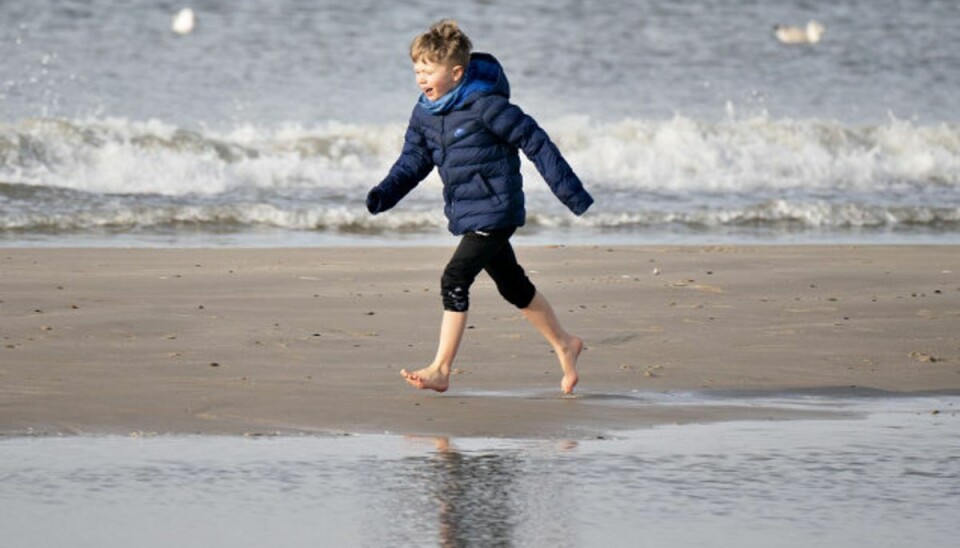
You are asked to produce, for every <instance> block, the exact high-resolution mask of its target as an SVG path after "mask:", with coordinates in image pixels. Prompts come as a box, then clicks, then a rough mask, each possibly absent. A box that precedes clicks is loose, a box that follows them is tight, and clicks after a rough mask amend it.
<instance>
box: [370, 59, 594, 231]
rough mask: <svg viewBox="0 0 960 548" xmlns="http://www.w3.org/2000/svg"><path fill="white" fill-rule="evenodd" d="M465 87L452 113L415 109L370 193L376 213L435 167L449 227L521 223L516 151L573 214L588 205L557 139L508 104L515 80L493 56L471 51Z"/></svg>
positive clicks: (523, 215)
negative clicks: (387, 168) (397, 147)
mask: <svg viewBox="0 0 960 548" xmlns="http://www.w3.org/2000/svg"><path fill="white" fill-rule="evenodd" d="M461 86H462V87H463V88H464V89H462V90H459V91H460V93H461V95H462V97H461V98H460V99H459V100H458V101H457V102H455V103H454V104H453V105H452V108H450V109H449V110H448V111H447V112H444V113H441V114H431V113H430V111H428V110H427V109H426V108H424V107H423V105H421V104H418V105H417V106H415V107H414V109H413V114H412V115H411V117H410V124H409V126H408V127H407V132H406V134H405V136H404V143H403V151H402V152H401V154H400V158H399V159H397V161H396V163H395V164H394V165H393V167H392V168H390V173H389V174H388V175H387V177H386V178H385V179H384V180H383V181H382V182H381V183H380V184H378V185H377V186H375V187H374V188H373V189H372V190H371V191H370V193H369V194H368V195H367V209H369V210H370V212H371V213H374V214H376V213H380V212H383V211H387V210H388V209H390V208H392V207H393V206H395V205H396V204H397V202H399V201H400V200H401V199H402V198H403V197H404V196H406V195H407V193H409V192H410V191H411V190H413V188H414V187H416V186H417V185H418V184H419V183H420V181H422V180H423V179H424V178H425V177H426V176H427V175H428V174H429V173H430V171H431V170H432V169H433V168H434V166H436V167H437V168H438V169H439V171H440V179H441V180H442V181H443V200H444V209H443V212H444V214H445V215H446V217H447V220H448V221H449V224H448V228H449V230H450V232H452V233H453V234H457V235H459V234H464V233H466V232H470V231H476V230H480V231H485V230H495V229H499V228H508V227H518V226H522V225H523V224H524V222H525V220H526V210H525V208H524V197H523V180H522V177H521V176H520V157H519V154H518V153H517V150H518V149H520V150H523V153H524V154H525V155H526V156H527V158H529V159H530V160H531V161H532V162H533V164H534V165H535V166H536V167H537V170H538V171H539V172H540V174H541V175H542V176H543V178H544V180H545V181H546V182H547V184H548V185H549V186H550V189H551V190H552V191H553V193H554V194H555V195H556V196H557V198H559V199H560V201H561V202H563V203H564V205H566V206H567V207H568V208H569V209H570V210H571V211H572V212H573V213H575V214H577V215H580V214H582V213H583V212H585V211H586V210H587V208H589V207H590V205H591V204H592V203H593V198H592V197H591V196H590V194H588V193H587V191H586V190H584V188H583V184H582V183H581V182H580V179H579V178H577V175H576V174H575V173H574V172H573V170H572V169H570V166H569V165H568V164H567V162H566V160H564V159H563V156H561V155H560V151H559V150H557V147H556V145H554V144H553V142H551V141H550V138H549V137H548V136H547V134H546V132H545V131H543V129H541V128H540V126H539V125H537V122H536V121H534V119H533V118H531V117H530V116H528V115H526V114H524V113H523V111H522V110H520V108H519V107H517V106H516V105H513V104H511V103H510V101H509V98H510V84H509V83H508V82H507V77H506V75H505V74H504V72H503V69H502V68H501V66H500V63H499V62H498V61H497V60H496V59H495V58H494V57H493V56H492V55H489V54H485V53H474V54H473V55H472V56H471V58H470V64H469V66H468V68H467V73H466V75H465V79H464V82H463V84H461ZM451 93H452V92H451Z"/></svg>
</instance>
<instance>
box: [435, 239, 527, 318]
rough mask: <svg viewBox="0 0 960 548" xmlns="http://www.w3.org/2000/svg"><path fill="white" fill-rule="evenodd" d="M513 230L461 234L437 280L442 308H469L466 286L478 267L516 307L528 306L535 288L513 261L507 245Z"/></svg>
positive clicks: (513, 258) (478, 271)
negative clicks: (461, 237) (455, 248)
mask: <svg viewBox="0 0 960 548" xmlns="http://www.w3.org/2000/svg"><path fill="white" fill-rule="evenodd" d="M515 231H516V228H505V229H502V230H491V231H489V232H468V233H466V234H464V235H463V239H461V240H460V245H459V246H457V250H456V251H455V252H454V253H453V257H451V258H450V262H449V263H447V267H446V268H445V269H444V270H443V277H442V278H441V279H440V290H441V295H442V296H443V309H444V310H450V311H453V312H466V311H467V309H469V308H470V286H471V285H473V281H474V280H475V279H476V278H477V275H478V274H480V271H481V270H486V271H487V274H489V275H490V277H491V278H493V281H494V282H496V284H497V290H498V291H499V292H500V294H501V295H503V298H504V299H506V300H507V301H508V302H510V303H511V304H513V305H514V306H516V307H517V308H526V307H528V306H530V302H531V301H533V296H534V295H535V294H536V291H537V290H536V288H535V287H534V286H533V284H532V283H531V282H530V279H529V278H527V275H526V273H524V271H523V267H521V266H520V265H519V264H517V256H516V255H514V253H513V247H512V246H511V245H510V236H513V233H514V232H515Z"/></svg>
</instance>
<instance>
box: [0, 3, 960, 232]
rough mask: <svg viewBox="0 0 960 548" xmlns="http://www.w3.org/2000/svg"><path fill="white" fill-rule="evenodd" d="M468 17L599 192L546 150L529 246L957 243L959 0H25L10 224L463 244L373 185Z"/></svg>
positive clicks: (2, 63)
mask: <svg viewBox="0 0 960 548" xmlns="http://www.w3.org/2000/svg"><path fill="white" fill-rule="evenodd" d="M183 7H190V8H191V9H192V10H193V11H194V13H195V16H196V24H195V27H194V29H193V31H192V32H190V33H188V34H185V35H181V34H177V33H175V32H173V31H172V30H171V24H172V20H173V17H174V14H175V13H177V12H178V11H179V10H180V9H181V8H183ZM445 17H448V18H454V19H456V20H457V21H458V22H459V23H460V25H461V27H462V28H463V29H464V31H465V32H466V33H467V34H468V35H469V36H470V37H471V38H472V40H473V42H474V45H475V49H476V50H477V51H485V52H489V53H492V54H494V55H495V56H496V57H498V59H499V60H500V61H501V63H502V64H503V66H504V68H505V70H506V73H507V75H508V78H509V80H510V82H511V85H512V89H513V93H512V100H513V101H514V102H515V103H516V104H517V105H519V106H520V107H521V108H522V109H524V111H525V112H527V113H528V114H530V115H531V116H533V117H534V118H535V119H536V120H537V121H538V123H539V124H540V125H541V126H542V127H543V128H545V129H546V130H547V132H548V133H549V134H550V136H551V137H552V139H553V140H554V141H555V142H556V143H557V145H558V146H559V147H560V149H561V150H562V152H563V154H564V155H565V157H566V158H567V159H568V161H569V162H570V164H571V165H572V166H573V167H574V169H575V170H576V172H577V173H578V174H579V176H580V177H581V179H582V180H583V181H584V183H585V185H586V187H587V188H588V190H589V191H590V192H591V193H592V194H593V196H594V197H595V199H596V203H595V205H594V206H593V208H592V209H591V210H590V211H589V212H588V213H587V214H586V215H584V216H583V217H575V216H573V215H572V214H571V213H569V212H568V211H567V210H566V209H565V208H564V207H563V206H562V205H561V204H560V202H559V201H558V200H556V198H555V197H554V196H553V195H552V194H551V193H550V191H549V189H548V187H547V185H546V184H545V183H544V182H543V180H542V179H541V178H540V176H539V174H538V173H537V171H536V169H535V168H534V167H533V165H532V164H531V163H530V162H528V161H526V160H524V164H523V174H524V178H525V191H526V193H527V201H528V203H527V206H528V223H527V226H525V227H524V228H523V229H522V230H521V231H520V232H519V233H518V235H517V236H516V240H515V241H516V242H517V243H521V244H522V243H533V244H540V243H557V244H564V243H575V244H599V243H603V244H607V243H622V244H660V243H679V244H702V243H715V242H727V243H761V244H762V243H773V244H794V243H803V244H808V243H814V244H816V243H827V244H830V243H861V244H872V243H884V244H889V243H905V244H958V243H960V94H958V93H957V90H958V89H960V48H957V46H956V45H957V44H958V43H960V3H958V2H955V1H953V0H939V1H938V0H842V1H834V2H821V1H814V0H785V1H781V2H762V1H757V0H690V1H687V2H668V1H642V0H636V1H628V0H602V1H601V0H529V1H524V2H509V1H507V0H472V1H462V2H455V1H450V0H444V1H440V0H407V1H402V2H385V1H373V0H352V1H350V2H342V1H336V2H335V1H329V0H272V1H269V2H268V1H260V0H231V1H224V0H176V1H167V0H3V2H0V21H2V25H0V246H7V247H9V246H133V247H180V246H183V247H206V246H210V247H260V246H267V247H271V246H336V245H448V244H451V242H454V240H452V237H451V236H450V235H449V234H448V233H447V231H446V221H445V219H444V218H443V214H442V198H441V183H440V180H439V177H438V176H437V175H436V172H434V173H433V174H431V175H430V176H428V177H427V179H425V180H424V181H423V182H422V183H421V184H420V186H419V187H418V188H417V189H415V190H414V191H413V192H412V193H411V194H410V195H408V196H407V197H406V198H405V199H404V200H403V202H401V203H400V204H399V205H398V206H397V207H396V208H395V209H394V210H392V211H390V212H388V213H386V214H383V215H378V216H376V217H374V216H370V215H369V214H368V213H367V212H366V209H365V207H364V198H365V195H366V192H367V190H368V189H369V188H370V187H372V186H373V185H375V184H377V183H378V182H380V181H381V180H382V179H383V177H384V176H385V174H386V173H387V171H388V169H389V168H390V166H391V165H392V163H393V162H394V161H395V160H396V158H397V156H398V154H399V151H400V148H401V144H402V139H403V133H404V129H405V126H406V122H407V120H408V118H409V115H410V112H411V110H412V108H414V104H415V102H416V100H417V97H418V95H419V90H418V89H417V87H416V85H415V83H414V78H413V71H412V67H411V63H410V60H409V58H408V54H407V51H408V46H409V43H410V41H411V40H412V39H413V37H414V36H416V35H417V34H418V33H420V32H422V31H423V30H425V29H426V28H427V27H428V26H429V25H430V24H431V23H432V22H434V21H436V20H438V19H441V18H445ZM810 20H816V21H819V22H820V23H821V24H822V25H823V26H824V27H825V29H826V32H825V34H824V35H823V37H822V39H821V40H820V41H819V42H818V43H816V44H791V45H787V44H783V43H780V42H779V41H778V40H777V39H776V38H775V36H774V25H778V24H779V25H796V26H803V25H805V24H806V23H807V22H808V21H810Z"/></svg>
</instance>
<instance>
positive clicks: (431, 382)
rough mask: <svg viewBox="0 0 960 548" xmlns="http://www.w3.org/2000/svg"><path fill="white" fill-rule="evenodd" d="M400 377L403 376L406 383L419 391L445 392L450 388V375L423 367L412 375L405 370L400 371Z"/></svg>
mask: <svg viewBox="0 0 960 548" xmlns="http://www.w3.org/2000/svg"><path fill="white" fill-rule="evenodd" d="M400 375H401V376H403V378H404V379H406V380H407V382H408V383H410V384H411V385H413V386H416V387H417V388H420V389H430V390H436V391H437V392H446V391H447V388H449V387H450V375H444V374H443V373H442V372H441V371H440V370H439V369H435V368H433V367H425V368H423V369H421V370H419V371H414V372H412V373H411V372H410V371H407V370H406V369H401V370H400Z"/></svg>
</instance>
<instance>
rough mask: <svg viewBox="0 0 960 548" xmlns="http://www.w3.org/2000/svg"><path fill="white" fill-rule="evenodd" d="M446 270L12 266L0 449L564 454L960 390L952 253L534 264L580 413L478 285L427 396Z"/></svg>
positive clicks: (547, 260)
mask: <svg viewBox="0 0 960 548" xmlns="http://www.w3.org/2000/svg"><path fill="white" fill-rule="evenodd" d="M451 251H452V249H451V248H442V249H441V248H389V249H385V248H317V249H228V250H206V249H195V250H193V249H191V250H170V249H134V250H123V249H5V250H0V435H18V434H56V433H65V434H129V433H131V432H145V433H161V434H166V433H176V434H191V433H204V434H244V433H254V434H265V433H275V432H279V433H331V432H333V433H336V432H384V431H387V432H394V433H418V434H427V435H451V436H516V437H570V436H588V435H595V434H597V433H602V432H609V431H612V430H617V429H624V428H637V427H643V426H646V425H650V424H657V423H664V422H689V421H709V420H724V419H731V418H789V417H792V416H796V415H797V413H796V412H790V411H783V410H777V409H770V408H763V407H755V406H736V405H733V406H697V405H689V406H675V405H669V406H668V405H638V404H637V403H636V402H635V401H632V400H631V396H633V397H637V396H639V397H641V398H642V397H643V395H644V394H651V393H654V394H660V393H665V392H669V391H727V390H731V391H760V392H762V393H766V392H777V391H783V390H804V391H805V390H821V391H822V390H827V391H829V392H828V393H837V394H845V393H847V392H849V391H851V390H860V392H857V393H863V392H862V391H863V390H877V391H886V392H895V393H914V392H924V391H933V392H944V393H957V392H958V391H960V249H958V248H956V247H948V246H931V247H907V246H903V247H871V246H858V247H840V246H832V247H803V246H790V247H722V248H721V247H664V248H661V247H605V246H601V247H521V248H519V249H518V255H519V257H520V260H521V263H522V264H524V266H525V267H526V268H527V269H528V270H529V271H530V273H531V278H532V279H533V280H534V283H536V284H537V286H538V288H539V289H540V290H541V291H542V292H543V293H544V294H545V295H546V296H547V297H548V298H549V299H550V300H551V302H552V303H553V305H554V307H555V308H556V309H557V312H558V314H559V316H560V318H561V320H562V321H563V322H564V324H565V326H566V327H567V328H568V329H569V330H570V331H572V332H574V333H576V334H578V335H580V336H581V337H582V338H583V339H584V340H585V341H586V343H587V350H586V351H585V352H584V353H583V355H582V356H581V361H580V367H579V369H580V373H581V383H580V385H579V386H578V390H577V393H578V395H579V397H576V398H562V397H560V390H559V380H560V370H559V366H558V365H557V363H556V361H555V357H554V356H553V355H552V354H551V352H550V349H549V347H548V346H547V344H546V343H545V342H544V341H543V340H542V339H540V337H539V335H538V334H537V333H536V332H535V331H534V330H533V328H532V327H531V326H529V325H527V324H526V323H525V322H524V321H523V320H522V318H521V316H520V314H519V313H518V312H517V311H516V310H515V309H512V308H511V307H510V306H509V305H508V304H506V303H505V302H504V301H502V300H501V299H500V297H499V296H498V295H497V294H496V292H495V288H494V287H493V284H492V283H491V282H490V281H489V279H488V278H486V277H485V275H483V276H481V279H480V280H479V281H478V283H477V285H476V286H475V288H474V292H473V299H472V303H473V308H472V310H471V316H470V321H469V328H468V331H467V333H466V338H465V340H464V344H463V346H462V348H461V352H460V357H459V361H458V363H457V364H456V370H455V374H454V376H453V378H452V388H451V390H450V391H449V392H447V393H445V394H442V395H441V394H435V393H432V392H431V393H427V392H421V391H417V390H415V389H413V388H411V387H409V386H407V384H406V383H405V382H403V380H402V379H401V378H400V376H399V374H398V371H399V370H400V368H402V367H406V368H411V367H414V368H415V367H419V366H422V365H425V364H426V363H427V362H428V361H429V360H430V359H431V358H432V356H433V353H434V350H435V345H436V336H437V328H438V326H439V320H440V311H441V310H440V299H439V296H438V285H439V277H440V272H441V269H442V267H443V264H444V263H445V261H446V260H447V259H448V257H449V255H450V253H451ZM854 387H855V388H854Z"/></svg>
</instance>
